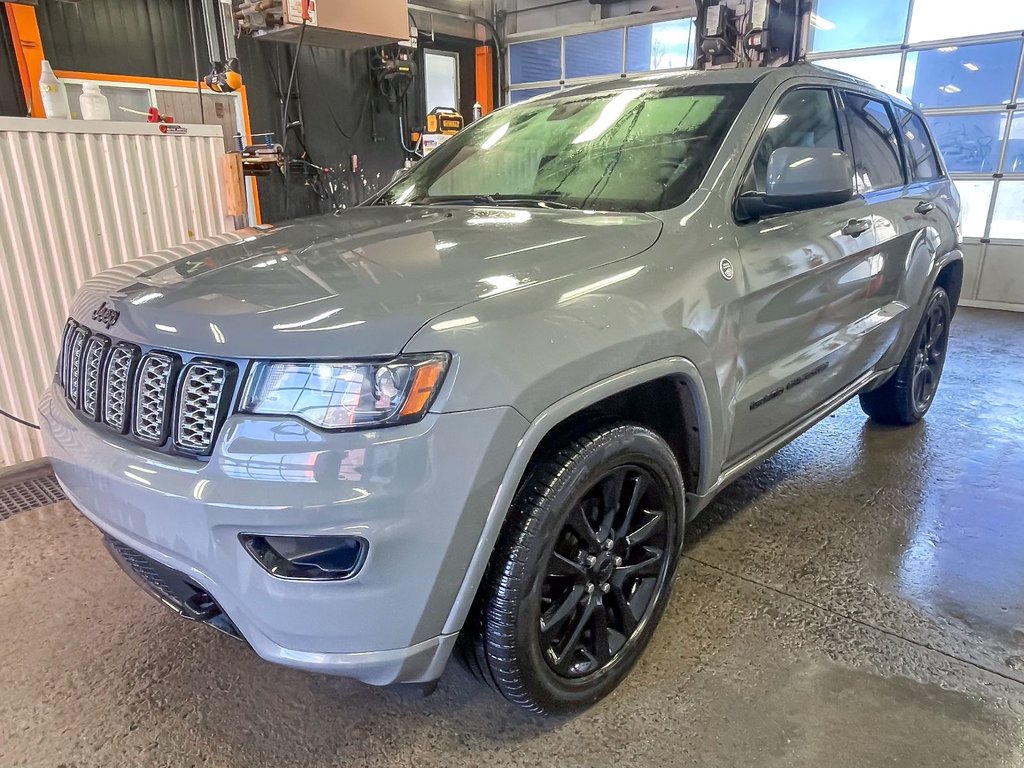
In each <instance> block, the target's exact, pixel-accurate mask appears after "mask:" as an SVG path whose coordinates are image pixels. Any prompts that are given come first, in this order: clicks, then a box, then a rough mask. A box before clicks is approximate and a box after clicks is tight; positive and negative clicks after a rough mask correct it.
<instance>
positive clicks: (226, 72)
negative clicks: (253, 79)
mask: <svg viewBox="0 0 1024 768" xmlns="http://www.w3.org/2000/svg"><path fill="white" fill-rule="evenodd" d="M203 82H204V83H206V87H207V88H209V89H210V90H211V91H214V92H215V93H234V92H235V91H237V90H238V89H239V88H241V87H242V73H241V72H240V71H239V69H238V59H228V60H227V61H224V62H221V61H215V62H213V68H212V69H211V70H210V74H208V75H207V76H206V77H204V78H203Z"/></svg>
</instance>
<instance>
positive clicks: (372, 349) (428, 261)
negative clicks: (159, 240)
mask: <svg viewBox="0 0 1024 768" xmlns="http://www.w3.org/2000/svg"><path fill="white" fill-rule="evenodd" d="M661 226H662V225H661V222H659V221H658V220H657V219H655V218H653V217H651V216H647V215H645V214H631V213H625V214H617V213H616V214H608V213H597V212H589V211H574V210H545V209H526V208H470V207H452V206H448V207H429V208H427V207H393V206H371V207H365V208H356V209H352V210H348V211H340V212H338V213H336V214H330V215H326V216H317V217H314V218H310V219H303V220H299V221H296V222H294V223H291V224H288V225H286V226H281V227H276V228H273V229H270V230H267V231H255V230H246V231H243V232H241V233H239V234H238V235H237V236H235V235H232V236H229V237H228V238H227V239H230V240H232V241H233V242H228V243H226V244H225V243H223V242H221V244H212V243H210V244H202V245H200V246H199V247H204V248H205V246H206V245H212V247H209V248H205V249H204V250H199V251H198V252H195V251H196V246H195V244H192V245H191V246H181V247H179V248H178V249H171V250H168V251H162V252H158V253H156V254H150V255H149V256H146V257H143V258H140V259H136V260H134V261H132V262H128V263H127V264H123V265H120V266H118V267H114V268H113V269H110V270H108V271H107V272H104V273H101V274H100V275H98V276H97V277H95V278H93V279H92V280H90V281H88V282H87V283H86V284H85V285H84V286H83V288H82V290H81V291H80V292H79V294H78V295H77V296H76V299H75V302H74V307H73V311H72V314H73V316H74V317H75V318H76V319H78V320H80V321H82V322H84V323H86V324H87V325H89V326H91V327H93V328H94V329H95V330H99V331H100V332H103V333H109V334H110V335H111V336H113V337H115V338H117V339H123V340H125V341H134V342H136V343H140V344H143V345H155V346H159V347H162V348H165V349H176V350H180V351H185V352H194V353H198V354H203V355H212V356H218V357H224V356H227V357H268V358H293V357H325V356H328V357H369V356H377V355H388V354H395V353H397V352H399V351H401V349H402V347H403V346H404V345H405V343H406V342H407V341H408V340H409V339H410V338H411V337H412V336H413V334H415V333H416V331H417V330H418V329H419V328H421V327H422V326H423V325H424V324H425V323H427V322H428V321H430V320H431V319H432V318H434V317H437V316H438V315H440V314H443V313H445V312H448V311H450V310H453V309H456V308H458V307H460V306H463V305H465V304H468V303H471V302H473V301H477V300H479V299H483V298H486V297H488V296H492V295H495V294H498V293H505V292H508V291H513V290H519V289H522V288H524V287H528V286H530V285H535V284H537V283H540V282H546V281H549V280H555V279H558V278H560V277H564V276H565V275H568V274H572V273H574V272H579V271H582V270H586V269H590V268H593V267H597V266H601V265H603V264H608V263H610V262H613V261H617V260H619V259H624V258H627V257H629V256H633V255H635V254H637V253H640V252H641V251H643V250H645V249H647V248H649V247H650V246H651V245H652V244H653V243H654V242H655V241H656V240H657V238H658V235H659V234H660V232H661ZM223 239H225V238H223V237H222V240H223ZM104 303H105V305H106V306H105V309H106V310H113V312H110V311H106V312H104V311H102V310H101V309H100V308H101V306H102V305H103V304H104ZM98 310H100V311H98ZM112 319H113V320H114V322H113V324H111V320H112Z"/></svg>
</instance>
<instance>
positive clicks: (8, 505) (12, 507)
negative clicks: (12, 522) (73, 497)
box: [0, 475, 67, 520]
mask: <svg viewBox="0 0 1024 768" xmlns="http://www.w3.org/2000/svg"><path fill="white" fill-rule="evenodd" d="M66 499H67V497H66V496H65V495H64V491H62V490H61V489H60V485H58V483H57V478H55V477H54V476H53V475H40V476H38V477H31V478H27V479H25V480H19V481H16V482H14V483H11V484H10V485H3V486H0V520H6V519H7V518H9V517H11V516H13V515H15V514H17V513H18V512H25V511H27V510H30V509H35V508H36V507H45V506H46V505H47V504H55V503H57V502H58V501H66Z"/></svg>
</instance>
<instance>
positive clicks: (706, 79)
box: [531, 62, 911, 108]
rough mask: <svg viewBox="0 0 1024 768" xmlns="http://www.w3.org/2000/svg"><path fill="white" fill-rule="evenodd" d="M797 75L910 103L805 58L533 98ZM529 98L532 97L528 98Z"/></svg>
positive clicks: (658, 75)
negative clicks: (869, 91) (835, 82)
mask: <svg viewBox="0 0 1024 768" xmlns="http://www.w3.org/2000/svg"><path fill="white" fill-rule="evenodd" d="M799 77H817V78H826V79H829V80H834V81H837V82H839V83H849V84H853V85H858V86H860V87H862V88H868V89H870V90H872V91H876V92H878V93H882V94H885V95H887V96H889V97H891V98H893V99H895V100H896V101H899V102H900V103H901V104H903V105H905V106H907V107H908V108H909V107H910V106H911V104H910V101H909V100H908V99H907V98H906V97H904V96H902V95H900V94H898V93H890V92H889V91H886V90H884V89H882V88H879V87H878V86H876V85H873V84H872V83H869V82H868V81H867V80H862V79H860V78H858V77H854V76H852V75H848V74H846V73H845V72H840V71H838V70H835V69H829V68H828V67H821V66H818V65H817V64H811V63H809V62H797V63H795V64H787V65H784V66H781V67H743V68H738V67H736V68H731V69H712V70H698V69H689V70H683V71H676V72H644V73H638V74H635V75H628V76H626V77H617V78H610V79H608V80H600V81H597V82H592V83H586V84H584V85H577V86H570V87H568V88H566V89H565V90H562V91H554V92H552V93H548V94H544V95H542V96H538V97H536V100H537V101H541V100H545V99H554V98H558V97H560V96H563V97H564V96H569V95H572V96H581V95H586V94H590V93H605V92H608V91H620V90H625V89H627V88H635V87H637V86H640V85H651V84H656V85H658V86H662V87H667V88H671V87H678V86H698V85H728V84H756V83H759V82H761V81H763V80H767V81H770V82H771V83H772V84H774V85H782V84H783V83H785V82H786V81H788V80H793V79H796V78H799ZM531 101H533V99H531Z"/></svg>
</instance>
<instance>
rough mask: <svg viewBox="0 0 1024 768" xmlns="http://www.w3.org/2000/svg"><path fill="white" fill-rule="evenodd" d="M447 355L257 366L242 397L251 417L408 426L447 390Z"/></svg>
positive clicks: (341, 425)
mask: <svg viewBox="0 0 1024 768" xmlns="http://www.w3.org/2000/svg"><path fill="white" fill-rule="evenodd" d="M450 359H451V358H450V357H449V356H448V355H447V354H444V353H440V354H433V355H409V356H405V357H399V358H396V359H394V360H390V361H388V362H382V363H372V362H336V363H332V362H322V363H285V362H280V363H278V362H273V361H265V362H259V363H256V364H255V365H254V366H253V368H252V370H251V371H250V373H249V380H248V383H247V384H246V387H245V392H244V394H243V395H242V404H241V409H240V410H242V411H243V412H245V413H257V414H264V415H276V416H296V417H298V418H300V419H304V420H305V421H308V422H309V423H310V424H313V425H315V426H318V427H323V428H324V429H357V428H360V427H375V426H385V425H391V424H403V423H405V422H409V421H418V420H419V419H421V418H423V415H424V414H425V413H426V412H427V409H428V408H429V407H430V404H431V403H432V402H434V396H435V395H437V391H438V389H440V388H441V382H442V381H443V380H444V374H445V371H446V370H447V369H448V362H449V360H450Z"/></svg>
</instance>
